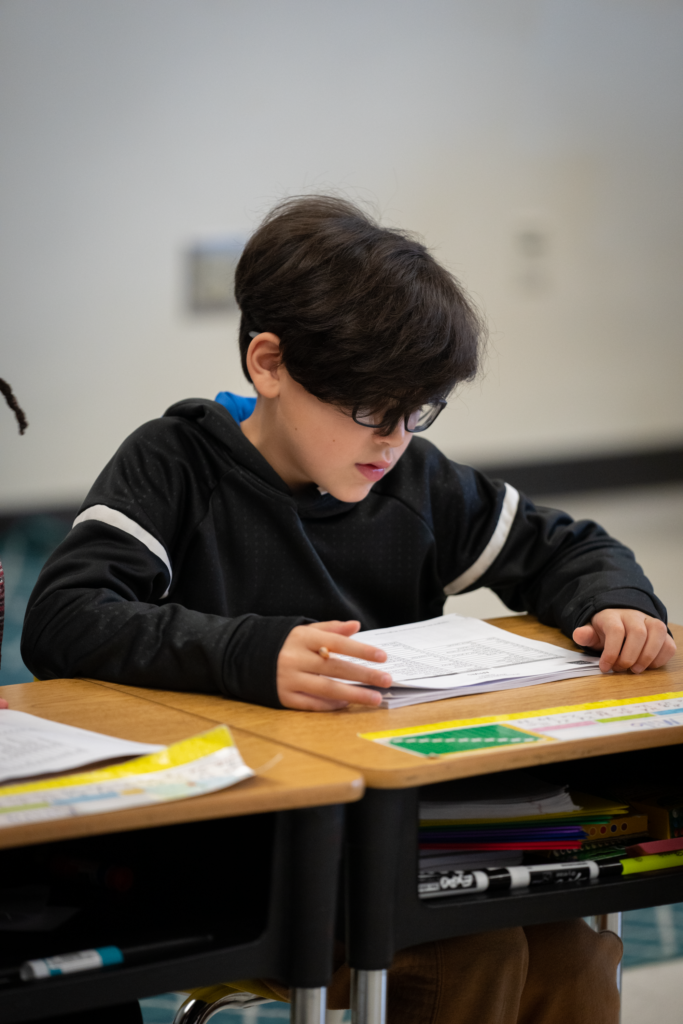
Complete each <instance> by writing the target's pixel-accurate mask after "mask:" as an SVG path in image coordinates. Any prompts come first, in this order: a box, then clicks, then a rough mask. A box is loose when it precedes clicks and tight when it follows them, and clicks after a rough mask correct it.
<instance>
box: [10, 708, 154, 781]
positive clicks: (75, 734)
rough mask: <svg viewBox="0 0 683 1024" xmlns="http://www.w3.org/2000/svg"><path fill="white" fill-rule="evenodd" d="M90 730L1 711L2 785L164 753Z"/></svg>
mask: <svg viewBox="0 0 683 1024" xmlns="http://www.w3.org/2000/svg"><path fill="white" fill-rule="evenodd" d="M162 749H163V747H160V746H159V745H158V744H156V743H135V742H133V741H132V740H121V739H117V738H116V737H115V736H105V735H103V734H102V733H99V732H90V730H89V729H78V728H77V727H76V726H73V725H62V724H61V723H60V722H51V721H49V719H47V718H39V717H38V716H37V715H29V714H28V713H27V712H25V711H12V710H11V709H5V710H2V711H0V782H5V781H6V780H7V779H25V778H29V777H31V776H33V775H47V774H49V773H50V772H62V771H69V770H70V769H71V768H80V767H81V766H82V765H86V764H95V763H96V762H97V761H108V760H110V759H113V758H116V757H139V756H140V755H141V754H152V753H154V752H155V751H157V750H162Z"/></svg>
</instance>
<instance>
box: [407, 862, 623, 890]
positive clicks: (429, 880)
mask: <svg viewBox="0 0 683 1024" xmlns="http://www.w3.org/2000/svg"><path fill="white" fill-rule="evenodd" d="M617 866H618V871H615V872H607V871H605V872H604V874H608V873H615V874H617V873H618V874H621V864H620V863H618V862H617ZM602 874H603V871H602V865H598V863H597V861H594V860H582V861H571V862H569V863H565V864H530V865H528V866H524V865H519V866H517V867H509V868H478V869H476V870H475V871H458V870H453V871H420V873H419V876H418V886H417V892H418V895H419V896H421V897H422V898H423V899H427V898H430V897H433V896H454V895H457V894H458V893H468V892H496V891H499V892H502V891H505V890H510V889H527V888H528V887H529V886H531V885H567V884H574V883H576V882H592V881H595V880H596V879H597V878H600V876H601V875H602Z"/></svg>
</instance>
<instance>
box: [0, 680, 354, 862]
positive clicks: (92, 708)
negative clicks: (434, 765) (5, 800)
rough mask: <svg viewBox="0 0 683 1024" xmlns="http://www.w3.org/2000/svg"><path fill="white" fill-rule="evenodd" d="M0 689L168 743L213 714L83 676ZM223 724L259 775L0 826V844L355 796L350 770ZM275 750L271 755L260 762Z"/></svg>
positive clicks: (47, 712)
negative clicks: (146, 801) (79, 814)
mask: <svg viewBox="0 0 683 1024" xmlns="http://www.w3.org/2000/svg"><path fill="white" fill-rule="evenodd" d="M144 693H145V694H146V693H147V691H144ZM2 694H3V697H6V698H7V700H8V701H9V705H10V707H11V708H13V709H14V710H16V711H28V712H30V713H31V714H34V715H39V716H40V717H42V718H49V719H52V720H53V721H55V722H64V723H66V724H67V725H76V726H79V727H80V728H82V729H93V730H94V731H96V732H103V733H106V734H108V735H110V736H120V737H122V738H123V739H128V740H139V741H140V742H147V743H163V744H168V743H174V742H176V741H177V740H181V739H185V738H186V737H188V736H194V735H196V734H197V733H200V732H206V730H207V729H210V728H211V727H212V725H213V724H214V722H215V718H211V717H209V718H207V717H203V716H202V715H201V714H197V713H194V714H193V713H190V712H187V711H183V710H179V709H177V708H174V707H162V706H160V705H159V704H158V703H153V702H152V701H150V700H144V699H140V697H138V696H137V695H136V694H134V695H129V694H127V693H115V692H114V691H113V690H112V689H111V688H109V687H105V686H101V685H97V684H95V683H93V682H90V681H88V680H83V679H52V680H50V681H48V682H39V683H23V684H20V685H17V686H5V687H3V691H2ZM0 714H2V712H1V711H0ZM231 729H232V732H233V736H234V738H235V742H236V743H237V746H238V747H239V750H240V753H241V754H242V757H243V758H244V760H245V762H246V763H247V764H248V765H249V767H250V768H253V769H254V770H258V769H260V768H262V767H263V766H265V770H264V771H263V773H262V774H260V775H258V776H256V777H255V778H251V779H246V780H245V781H244V782H240V783H238V785H236V786H234V787H231V788H230V789H224V790H221V791H220V792H218V793H211V794H209V795H207V796H200V797H195V798H193V799H190V800H178V801H175V802H172V803H167V804H155V805H151V806H148V807H139V808H134V809H132V810H125V811H113V812H110V813H108V814H93V815H90V816H87V817H83V818H67V819H64V820H61V821H50V822H44V823H41V824H35V825H18V826H16V827H14V828H3V829H0V849H2V848H7V847H11V846H24V845H26V844H29V843H43V842H49V841H52V840H57V839H70V838H73V837H75V836H85V835H102V834H104V833H109V832H123V831H129V830H132V829H138V828H151V827H154V826H157V825H172V824H179V823H182V822H190V821H202V820H205V819H208V818H227V817H234V816H236V815H241V814H255V813H261V812H264V811H284V810H290V809H292V808H295V807H314V806H317V805H321V804H337V803H348V802H350V801H352V800H359V799H360V797H361V796H362V795H363V788H364V787H363V780H362V777H361V775H360V773H359V772H358V770H357V769H352V768H348V767H345V766H343V765H341V764H335V763H334V762H332V761H329V760H324V761H323V760H321V759H320V758H317V757H315V756H311V755H310V754H307V753H304V752H303V751H301V750H296V749H293V748H292V747H291V746H290V747H283V746H281V745H280V744H277V743H274V742H272V741H271V740H269V739H263V738H261V737H259V736H256V735H253V734H252V733H247V732H244V731H243V730H242V729H240V728H233V727H232V726H231ZM278 755H279V759H278V760H277V761H275V762H274V763H272V764H271V766H270V767H268V763H269V762H273V761H274V758H276V757H278ZM76 770H78V769H76Z"/></svg>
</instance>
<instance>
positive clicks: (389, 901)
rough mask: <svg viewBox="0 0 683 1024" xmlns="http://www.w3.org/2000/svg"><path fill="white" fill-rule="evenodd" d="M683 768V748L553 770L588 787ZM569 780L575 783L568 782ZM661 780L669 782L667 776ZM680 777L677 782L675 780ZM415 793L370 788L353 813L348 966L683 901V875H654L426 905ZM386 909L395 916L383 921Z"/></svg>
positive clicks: (377, 965) (380, 963)
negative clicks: (435, 944)
mask: <svg viewBox="0 0 683 1024" xmlns="http://www.w3.org/2000/svg"><path fill="white" fill-rule="evenodd" d="M682 762H683V751H682V749H681V747H680V746H676V747H670V748H666V749H665V750H661V749H660V750H656V749H655V750H649V751H648V750H646V751H632V752H628V753H623V754H616V755H609V756H604V757H600V758H590V759H586V760H585V761H584V762H582V763H581V766H580V768H577V765H576V763H575V762H566V763H565V764H557V765H553V766H551V767H550V768H549V769H548V770H550V771H553V772H554V773H555V775H556V777H559V778H562V777H564V774H565V773H570V772H571V771H572V770H573V771H575V772H576V771H580V772H581V773H582V781H583V785H582V786H580V787H578V788H583V789H586V788H587V786H586V779H587V778H591V777H592V778H593V783H594V786H595V788H596V789H598V790H599V784H598V783H597V782H596V781H595V780H596V779H601V778H606V777H607V776H608V773H609V772H611V773H612V777H614V773H617V774H619V775H623V777H624V779H626V778H629V777H632V778H637V777H638V776H639V774H640V773H642V772H643V771H644V770H646V769H647V770H648V771H652V768H653V765H654V766H655V767H656V766H657V765H660V764H661V770H662V771H663V772H667V771H668V772H669V773H670V772H671V769H672V766H673V765H676V764H680V763H682ZM567 777H568V778H569V777H570V775H569V774H567ZM665 777H672V776H671V774H669V775H668V776H665ZM675 777H676V778H678V774H677V775H676V776H675ZM419 793H420V791H419V790H418V789H403V790H388V789H368V790H367V791H366V794H365V798H364V800H363V801H362V802H361V803H360V804H356V805H353V806H351V807H349V809H348V816H349V828H348V837H347V858H346V859H347V871H348V879H349V883H348V889H349V891H351V892H354V893H355V898H354V899H353V900H350V901H349V903H348V906H347V921H348V932H349V936H350V955H351V964H352V966H356V965H361V964H362V966H363V968H364V969H366V970H373V969H375V970H379V969H382V968H384V967H386V965H387V964H388V963H391V959H392V957H393V955H394V953H395V952H396V950H399V949H405V948H407V947H409V946H414V945H417V944H418V943H422V942H432V941H436V940H438V939H446V938H450V937H452V936H458V935H468V934H473V933H476V932H484V931H489V930H493V929H496V928H509V927H513V926H519V925H532V924H542V923H545V922H550V921H561V920H568V919H571V918H579V917H587V916H590V915H597V914H609V913H615V912H619V911H625V910H637V909H641V908H644V907H653V906H657V905H660V904H667V903H675V902H679V901H683V870H679V869H674V870H668V871H666V870H665V871H657V872H651V873H648V874H644V875H635V876H633V875H632V876H629V877H625V878H612V879H604V880H598V881H596V882H593V883H590V882H587V883H585V884H579V885H572V886H568V887H567V888H561V887H555V886H539V887H534V888H533V889H526V890H516V891H513V892H507V893H506V892H499V893H491V894H488V893H483V894H478V895H471V896H470V895H461V894H458V895H452V896H440V897H438V898H434V899H428V900H424V899H420V898H419V897H418V894H417V876H418V834H417V826H418V802H419ZM387 908H391V910H390V912H389V913H387Z"/></svg>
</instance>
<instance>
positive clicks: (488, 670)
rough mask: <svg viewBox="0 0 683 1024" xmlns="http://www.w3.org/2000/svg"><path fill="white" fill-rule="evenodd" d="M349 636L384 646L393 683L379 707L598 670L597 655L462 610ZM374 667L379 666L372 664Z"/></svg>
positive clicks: (543, 681) (525, 683)
mask: <svg viewBox="0 0 683 1024" xmlns="http://www.w3.org/2000/svg"><path fill="white" fill-rule="evenodd" d="M353 639H354V640H360V641H361V642H363V643H369V644H374V645H375V646H377V647H381V648H382V650H383V651H386V653H387V656H388V657H387V660H386V662H384V664H383V665H382V668H384V669H386V670H387V671H388V672H390V673H391V676H392V678H393V685H392V687H391V688H390V689H389V690H380V691H379V692H380V693H382V695H383V700H382V704H381V706H382V707H389V708H394V707H402V706H405V705H406V704H420V703H423V702H425V701H430V700H443V699H444V698H446V697H458V696H460V695H462V694H465V693H482V692H486V691H489V690H508V689H512V688H513V687H517V686H532V685H534V684H535V683H547V682H552V681H554V680H556V679H571V678H574V677H576V676H582V675H596V674H597V673H598V672H599V668H598V662H599V660H600V659H599V658H596V657H592V656H589V655H585V654H578V653H577V652H576V651H567V650H565V649H564V648H563V647H556V646H555V645H554V644H548V643H545V642H543V641H540V640H530V639H528V637H523V636H517V635H516V634H515V633H508V632H507V631H506V630H504V629H498V627H497V626H492V625H491V624H490V623H489V622H483V621H482V620H481V619H471V618H467V617H465V616H463V615H441V616H439V618H437V619H428V620H427V621H425V622H411V623H408V624H407V625H404V626H390V627H388V628H385V629H369V630H366V631H365V632H363V633H357V634H356V635H355V637H354V638H353ZM346 660H349V661H359V659H357V658H348V659H346ZM359 663H360V662H359ZM362 664H367V663H366V662H362ZM374 667H375V668H377V667H378V666H377V664H376V663H375V664H374ZM361 685H362V684H361Z"/></svg>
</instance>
